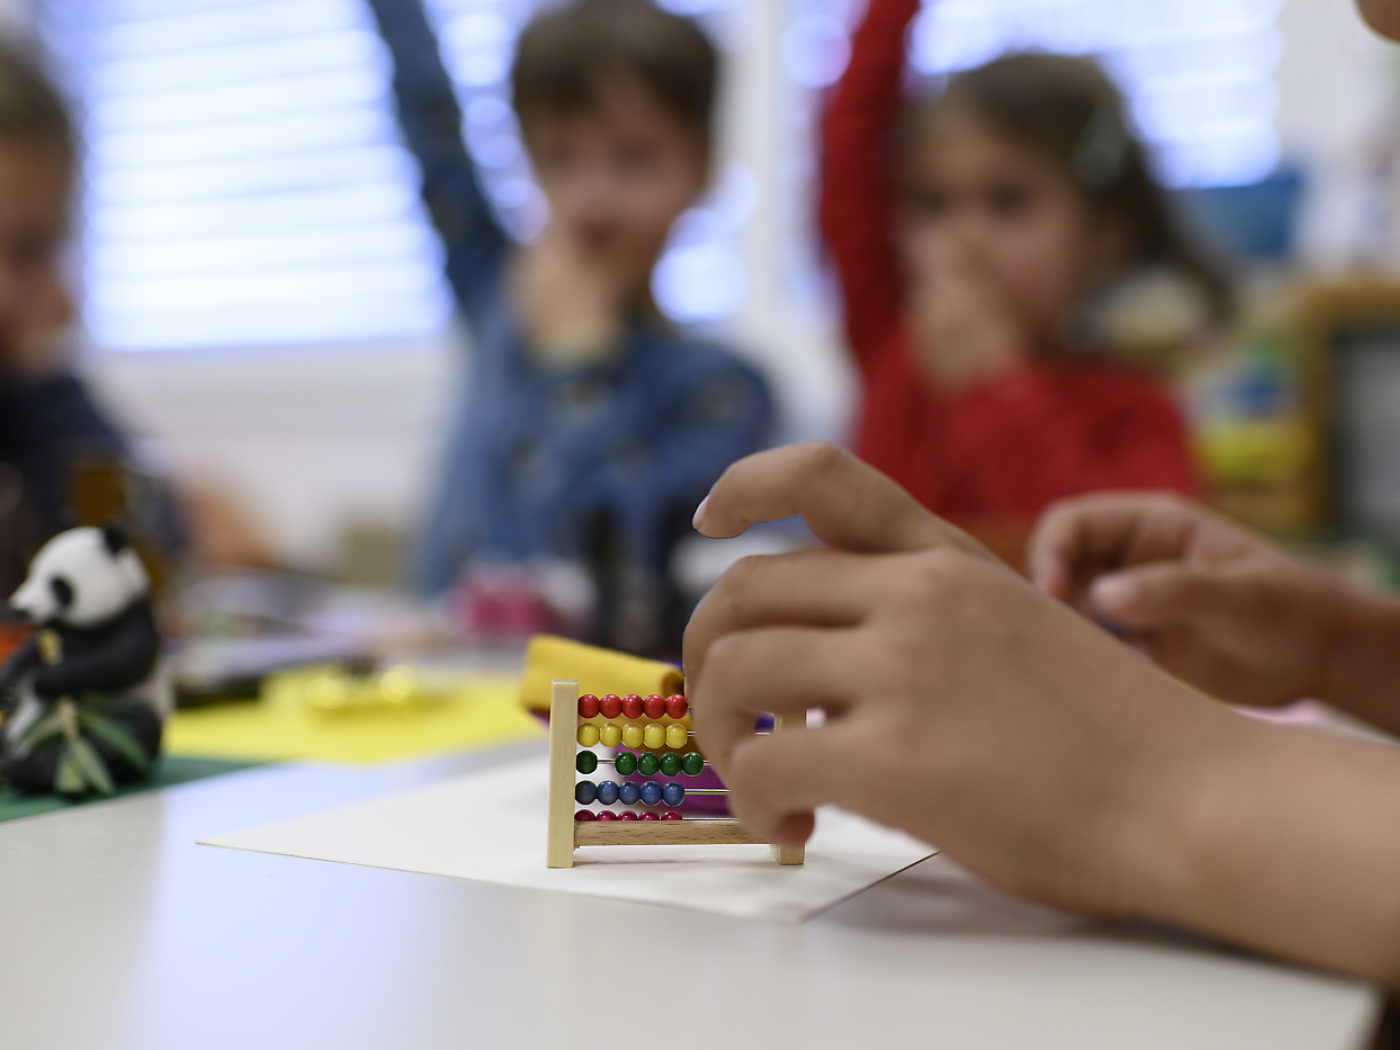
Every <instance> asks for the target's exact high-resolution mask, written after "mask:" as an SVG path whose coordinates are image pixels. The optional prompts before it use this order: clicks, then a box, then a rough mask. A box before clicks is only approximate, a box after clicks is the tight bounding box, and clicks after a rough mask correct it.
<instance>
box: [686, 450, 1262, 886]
mask: <svg viewBox="0 0 1400 1050" xmlns="http://www.w3.org/2000/svg"><path fill="white" fill-rule="evenodd" d="M792 514H800V515H801V516H802V517H803V518H804V519H805V520H806V521H807V522H808V524H809V525H811V527H812V528H813V529H814V530H815V531H816V533H817V534H818V535H819V536H820V537H822V538H823V539H824V540H825V541H826V542H827V543H829V544H831V545H832V546H833V547H835V548H837V549H835V550H814V551H803V552H798V553H793V554H787V555H779V556H773V557H760V558H751V559H748V560H746V561H743V562H741V563H739V565H737V566H736V567H735V568H734V569H733V570H731V571H730V572H729V573H728V574H727V575H726V576H725V577H724V578H723V579H722V580H721V581H720V583H719V584H718V585H717V586H716V587H715V589H714V590H713V591H711V592H710V594H709V595H707V596H706V598H705V599H704V601H703V602H702V603H701V604H700V607H699V608H698V609H697V610H696V613H695V616H694V618H693V619H692V621H691V623H690V626H689V628H688V630H687V632H686V637H685V671H686V682H687V688H688V690H689V693H690V696H691V701H692V705H693V708H692V709H693V711H694V715H695V719H696V729H697V732H698V733H699V739H700V743H701V745H702V746H703V748H704V750H705V754H706V755H707V757H708V758H709V759H710V760H712V761H713V762H714V764H715V766H716V767H717V769H718V771H719V773H720V775H721V776H722V777H723V778H724V780H725V782H726V783H727V784H728V786H729V787H730V788H731V790H732V791H733V794H732V796H731V803H732V806H733V809H734V812H735V814H736V815H737V816H738V817H739V818H740V819H741V820H742V821H743V822H744V823H745V825H746V826H748V827H749V828H750V829H751V830H752V831H753V832H754V833H755V834H756V835H758V836H760V837H763V838H767V839H770V840H773V841H778V842H781V843H784V844H797V843H800V842H802V841H803V840H805V839H806V838H807V836H808V835H809V834H810V832H811V830H812V827H813V816H812V813H813V810H814V809H815V808H816V807H818V806H820V805H823V804H825V803H835V804H838V805H841V806H843V807H845V808H847V809H850V810H853V811H855V812H857V813H861V814H863V815H865V816H867V817H870V818H871V819H873V820H876V821H879V822H881V823H883V824H886V825H889V826H892V827H898V828H902V829H904V830H906V831H908V832H910V833H912V834H914V835H916V836H918V837H920V838H922V839H924V840H926V841H929V842H933V843H936V844H938V845H939V846H940V847H942V848H943V849H944V850H945V851H946V852H948V853H949V854H951V855H952V856H954V857H955V858H957V859H958V860H959V861H960V862H962V863H964V864H966V865H968V866H970V867H971V868H973V869H975V870H977V871H978V872H980V873H981V874H982V875H984V876H986V877H987V878H989V879H991V880H992V881H993V882H996V883H998V884H1000V885H1002V886H1003V887H1006V888H1009V889H1011V890H1013V891H1015V892H1018V893H1021V894H1024V895H1028V896H1032V897H1036V898H1039V899H1041V900H1045V901H1049V902H1053V903H1055V904H1059V905H1062V906H1069V907H1074V908H1079V909H1083V910H1088V911H1093V912H1100V913H1113V914H1134V913H1137V911H1138V910H1139V904H1138V900H1137V897H1136V894H1138V893H1139V892H1143V891H1145V890H1146V888H1147V887H1150V886H1152V885H1153V883H1154V880H1155V879H1156V878H1158V877H1159V876H1158V875H1157V874H1154V872H1157V873H1161V872H1165V871H1167V870H1169V869H1170V868H1171V865H1169V864H1167V865H1163V864H1161V863H1160V861H1161V860H1162V858H1161V857H1158V856H1156V855H1155V852H1154V851H1156V850H1160V849H1165V848H1168V847H1167V846H1166V842H1167V841H1168V839H1169V836H1167V835H1165V834H1161V835H1159V834H1158V831H1159V830H1160V829H1161V828H1162V827H1163V826H1164V825H1166V824H1170V823H1171V821H1172V820H1173V819H1175V818H1174V817H1172V816H1170V815H1166V814H1164V813H1163V810H1162V807H1163V806H1164V805H1177V804H1179V803H1181V802H1183V801H1184V800H1187V799H1194V798H1195V793H1196V792H1197V791H1199V790H1200V788H1199V786H1198V784H1199V783H1203V782H1204V780H1205V778H1197V776H1196V774H1195V772H1194V770H1195V764H1196V762H1197V761H1198V760H1201V759H1203V758H1206V756H1211V755H1213V754H1214V748H1216V747H1217V746H1221V745H1224V744H1225V743H1226V742H1228V741H1230V740H1232V739H1233V736H1232V729H1231V723H1232V722H1243V721H1244V720H1242V719H1238V718H1237V717H1236V716H1234V715H1232V714H1231V713H1230V712H1229V711H1228V709H1226V708H1223V707H1220V706H1219V705H1216V704H1213V703H1211V702H1209V701H1206V700H1204V699H1202V698H1201V697H1199V696H1198V695H1196V694H1194V693H1192V692H1191V691H1190V690H1188V689H1186V688H1184V687H1182V686H1179V685H1177V684H1176V683H1174V682H1172V681H1171V680H1169V679H1167V678H1166V677H1165V676H1163V675H1162V674H1161V673H1160V672H1158V671H1157V670H1156V669H1154V668H1153V667H1152V666H1151V665H1150V664H1149V663H1147V662H1146V661H1144V660H1143V659H1141V658H1140V657H1139V656H1137V655H1136V654H1135V653H1133V652H1132V651H1131V650H1129V649H1128V648H1126V647H1125V646H1123V645H1121V644H1119V643H1118V642H1116V641H1115V640H1114V639H1113V638H1111V637H1110V636H1109V635H1108V634H1106V633H1105V632H1103V631H1101V630H1100V629H1099V628H1097V627H1095V626H1094V625H1092V624H1090V623H1088V622H1087V621H1085V620H1084V619H1082V618H1081V617H1079V616H1077V615H1075V614H1074V613H1073V612H1072V611H1070V610H1069V609H1067V608H1065V607H1064V606H1063V605H1060V604H1059V603H1056V602H1054V601H1052V600H1050V599H1049V598H1047V597H1046V596H1044V595H1042V594H1040V593H1038V592H1036V590H1035V589H1034V588H1032V587H1031V586H1030V585H1029V584H1027V583H1025V582H1024V581H1023V580H1022V579H1021V578H1020V577H1018V576H1017V575H1016V574H1014V573H1013V572H1011V571H1010V570H1009V569H1007V568H1006V567H1004V566H1003V565H1002V564H1000V563H999V562H997V561H996V560H995V559H994V558H993V557H992V556H991V555H990V554H988V553H987V552H986V551H985V550H983V549H982V548H981V547H979V546H978V545H977V544H976V543H975V542H973V541H972V540H971V539H970V538H969V537H967V536H965V535H964V534H962V533H960V532H958V531H957V530H956V529H953V528H952V527H951V526H949V525H947V524H946V523H944V522H942V521H940V520H939V519H937V518H936V517H934V516H933V515H931V514H929V513H928V512H927V511H925V510H924V509H923V508H921V507H920V506H918V505H917V504H916V503H915V502H914V501H913V499H911V498H910V497H909V496H908V495H907V494H906V493H904V492H903V491H902V490H901V489H899V488H898V487H897V486H896V485H895V484H894V483H893V482H891V481H890V480H889V479H887V478H885V477H884V476H883V475H880V474H879V473H877V472H876V471H875V470H873V469H872V468H870V467H867V466H865V465H864V464H862V463H860V462H858V461H857V460H855V459H854V458H853V457H851V456H849V455H847V454H845V453H843V452H840V451H838V450H836V449H833V448H831V447H829V446H822V445H802V446H794V447H789V448H783V449H777V450H774V451H770V452H765V453H761V454H759V455H757V456H751V457H749V458H748V459H745V460H742V461H740V462H739V463H737V464H735V465H734V466H732V467H730V468H729V470H728V471H727V472H726V473H725V474H724V476H723V477H722V478H721V479H720V480H719V482H718V483H717V484H716V485H715V487H714V489H713V491H712V492H711V494H710V496H709V498H708V500H707V501H706V503H704V504H702V506H701V509H700V511H699V512H698V513H697V528H699V529H700V531H701V532H703V533H704V534H706V535H709V536H733V535H737V534H738V533H740V532H742V531H743V530H744V529H745V528H746V527H747V526H748V525H749V524H751V523H753V522H755V521H762V520H769V519H774V518H782V517H786V516H788V515H792ZM810 707H821V708H824V709H825V710H826V712H827V716H828V720H827V723H826V724H825V725H824V726H822V727H820V728H815V727H814V728H810V729H807V730H806V731H796V732H789V733H781V734H777V735H773V736H755V735H754V734H753V733H752V727H753V723H754V718H755V716H756V715H757V714H758V713H759V712H775V713H781V714H798V713H801V712H804V711H806V710H807V709H808V708H810Z"/></svg>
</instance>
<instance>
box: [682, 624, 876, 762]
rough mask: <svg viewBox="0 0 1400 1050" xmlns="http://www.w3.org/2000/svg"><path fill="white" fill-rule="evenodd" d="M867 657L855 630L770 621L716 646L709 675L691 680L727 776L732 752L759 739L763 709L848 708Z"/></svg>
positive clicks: (702, 736) (702, 729)
mask: <svg viewBox="0 0 1400 1050" xmlns="http://www.w3.org/2000/svg"><path fill="white" fill-rule="evenodd" d="M866 660H867V657H866V656H865V655H864V653H863V651H862V650H861V649H860V648H859V646H858V645H857V644H856V642H855V634H854V632H852V631H849V630H840V629H838V630H832V629H829V628H810V627H764V628H759V629H757V630H752V631H744V632H742V633H740V634H729V635H725V636H724V637H723V638H721V639H719V641H717V642H716V643H715V644H714V645H713V646H712V647H711V650H710V655H709V660H708V663H707V667H706V671H705V674H704V676H703V677H702V678H701V679H700V680H699V681H698V682H691V681H687V683H686V687H687V690H688V693H689V696H690V709H691V717H692V718H693V719H694V722H695V732H696V735H697V738H698V740H699V743H700V747H701V750H703V751H704V753H705V757H706V758H707V759H709V760H710V761H711V762H713V763H714V764H715V767H716V768H717V769H718V771H719V774H720V776H721V777H723V778H724V779H725V780H726V781H727V780H728V779H729V775H730V758H731V755H732V754H733V753H734V751H735V749H736V748H738V747H739V745H741V744H742V743H744V742H745V741H747V740H750V739H752V737H753V725H754V719H755V718H757V716H758V715H760V714H762V713H765V712H771V713H772V714H801V713H804V712H805V711H806V710H807V709H808V708H811V707H822V708H826V709H827V710H828V711H829V712H840V711H842V710H844V709H845V707H846V705H847V704H848V703H849V702H850V700H851V698H852V697H853V696H855V695H856V688H857V687H858V684H859V681H860V678H859V675H860V673H861V670H860V669H861V668H862V667H863V666H864V664H865V662H866Z"/></svg>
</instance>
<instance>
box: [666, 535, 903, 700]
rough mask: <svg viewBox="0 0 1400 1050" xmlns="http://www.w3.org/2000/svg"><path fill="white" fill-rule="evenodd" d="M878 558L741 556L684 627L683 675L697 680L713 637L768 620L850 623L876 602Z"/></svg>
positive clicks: (823, 553) (808, 553)
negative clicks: (743, 557)
mask: <svg viewBox="0 0 1400 1050" xmlns="http://www.w3.org/2000/svg"><path fill="white" fill-rule="evenodd" d="M885 571H888V569H887V567H886V566H883V565H882V564H881V563H880V560H879V559H871V558H869V557H868V556H865V555H859V554H847V553H845V552H842V551H831V550H805V551H794V552H792V553H790V554H777V555H764V556H759V557H752V558H745V559H743V560H742V561H740V562H738V563H737V564H735V565H734V567H733V568H731V569H730V570H729V571H728V572H727V573H725V574H724V577H723V578H722V579H721V580H720V581H719V583H717V584H716V585H715V586H714V587H713V588H712V589H711V590H710V593H709V594H707V595H705V597H704V598H703V599H702V600H701V602H700V604H699V605H698V606H697V607H696V609H695V612H694V613H693V614H692V615H691V618H690V623H689V624H688V625H687V626H686V629H685V642H684V646H683V649H684V664H685V676H686V681H687V682H690V683H691V684H692V685H693V684H696V683H698V682H699V680H700V677H701V674H702V672H703V670H704V665H705V658H706V655H707V653H708V652H709V649H710V646H711V645H712V644H713V643H714V641H715V640H716V639H717V638H720V637H723V636H724V635H727V634H732V633H734V632H736V631H746V630H749V629H751V628H754V627H766V626H770V625H786V626H808V627H850V626H854V625H855V624H857V623H859V622H860V621H861V620H862V619H863V618H864V617H865V616H866V615H868V613H869V611H870V610H871V609H872V608H873V607H874V606H875V605H876V604H878V601H879V590H878V581H879V579H880V577H881V574H882V572H885Z"/></svg>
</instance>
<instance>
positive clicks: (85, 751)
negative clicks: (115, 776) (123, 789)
mask: <svg viewBox="0 0 1400 1050" xmlns="http://www.w3.org/2000/svg"><path fill="white" fill-rule="evenodd" d="M69 745H70V746H71V747H72V749H73V755H74V757H75V758H76V759H77V761H78V766H79V767H80V768H81V769H82V775H83V779H84V780H86V781H87V782H88V783H89V784H91V785H92V786H93V787H95V788H96V789H97V790H98V791H100V792H101V793H102V794H104V795H110V794H112V792H114V791H116V790H117V788H116V785H115V784H113V783H112V775H111V774H110V773H108V772H107V765H106V763H104V762H103V761H102V756H101V755H99V754H98V753H97V749H96V748H94V747H93V746H92V744H90V743H89V742H88V741H87V740H85V739H83V738H82V737H78V738H76V739H74V740H70V741H69Z"/></svg>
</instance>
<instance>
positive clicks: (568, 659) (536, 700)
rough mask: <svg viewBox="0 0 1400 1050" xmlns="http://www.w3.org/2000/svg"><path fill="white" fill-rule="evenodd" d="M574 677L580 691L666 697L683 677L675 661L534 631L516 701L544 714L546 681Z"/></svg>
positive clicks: (680, 687) (547, 691)
mask: <svg viewBox="0 0 1400 1050" xmlns="http://www.w3.org/2000/svg"><path fill="white" fill-rule="evenodd" d="M556 678H575V679H577V680H578V691H579V693H580V694H582V693H595V694H602V693H618V694H620V695H626V694H627V693H636V694H638V695H639V696H646V695H647V694H648V693H660V694H661V695H662V696H669V695H670V694H672V693H679V692H681V691H682V690H683V689H684V688H685V678H684V676H682V674H681V670H680V668H679V667H677V666H676V665H675V664H668V663H663V662H661V661H660V660H646V659H643V658H642V657H640V656H629V655H628V654H627V653H619V652H616V651H614V650H612V649H600V648H598V647H597V646H596V645H584V644H583V643H582V642H575V641H573V640H571V639H569V638H557V637H555V636H554V635H549V634H537V635H535V636H534V637H533V638H531V639H530V644H529V645H528V646H527V647H526V649H525V675H524V677H522V678H521V679H520V703H521V705H522V706H523V707H527V708H529V709H530V710H532V711H540V712H542V713H548V711H549V697H550V682H552V681H553V680H554V679H556Z"/></svg>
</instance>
